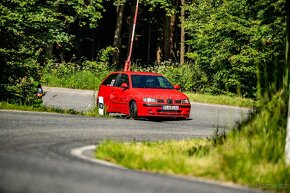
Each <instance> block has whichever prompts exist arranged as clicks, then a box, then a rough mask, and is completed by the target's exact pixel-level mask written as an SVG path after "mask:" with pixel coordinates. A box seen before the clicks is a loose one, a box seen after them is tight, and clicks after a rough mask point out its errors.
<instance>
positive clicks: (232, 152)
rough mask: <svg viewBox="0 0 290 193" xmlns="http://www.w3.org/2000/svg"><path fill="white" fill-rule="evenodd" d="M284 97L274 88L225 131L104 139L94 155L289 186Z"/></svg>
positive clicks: (142, 166) (258, 185)
mask: <svg viewBox="0 0 290 193" xmlns="http://www.w3.org/2000/svg"><path fill="white" fill-rule="evenodd" d="M286 98H287V97H286V94H285V93H284V92H279V93H277V94H276V95H274V96H273V97H272V100H270V101H269V102H268V103H267V104H265V105H263V107H261V108H260V109H259V110H258V111H257V112H256V114H254V115H253V116H252V117H251V118H250V119H249V120H247V121H246V122H244V123H243V124H241V125H240V126H239V127H238V128H236V129H234V130H233V131H232V132H230V133H229V134H228V135H226V136H222V137H219V136H217V137H214V138H213V139H211V140H208V139H192V140H183V141H163V142H141V143H138V142H131V143H121V142H116V141H106V142H104V143H102V144H100V145H99V146H98V148H97V149H96V157H98V158H101V159H105V160H108V161H112V162H114V163H117V164H121V165H123V166H125V167H128V168H131V169H139V170H146V171H154V172H161V173H167V174H178V175H188V176H200V177H205V178H210V179H216V180H223V181H229V182H233V183H239V184H243V185H245V186H247V187H249V188H255V189H266V190H274V191H279V192H290V167H287V166H286V164H285V161H284V157H285V154H284V150H285V149H284V148H285V138H286V117H287V116H286V114H287V113H286V112H287V104H286Z"/></svg>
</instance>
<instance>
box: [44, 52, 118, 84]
mask: <svg viewBox="0 0 290 193" xmlns="http://www.w3.org/2000/svg"><path fill="white" fill-rule="evenodd" d="M114 52H115V48H113V47H108V48H106V49H103V50H101V51H100V52H99V54H98V59H97V61H89V60H85V61H83V62H82V63H72V62H62V63H55V62H54V61H49V62H48V63H47V64H46V66H45V68H44V74H43V77H42V81H43V82H44V84H45V85H47V86H59V87H66V88H76V89H92V90H97V89H98V87H99V85H100V83H101V81H102V80H103V79H104V78H105V77H106V76H107V75H108V74H109V73H110V72H111V71H113V70H114V67H113V66H110V65H109V63H108V62H109V61H110V58H111V56H112V54H113V53H114Z"/></svg>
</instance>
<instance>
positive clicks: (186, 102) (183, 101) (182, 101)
mask: <svg viewBox="0 0 290 193" xmlns="http://www.w3.org/2000/svg"><path fill="white" fill-rule="evenodd" d="M181 103H185V104H189V103H190V102H189V100H188V99H183V100H181Z"/></svg>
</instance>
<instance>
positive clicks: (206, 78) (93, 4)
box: [0, 0, 288, 104]
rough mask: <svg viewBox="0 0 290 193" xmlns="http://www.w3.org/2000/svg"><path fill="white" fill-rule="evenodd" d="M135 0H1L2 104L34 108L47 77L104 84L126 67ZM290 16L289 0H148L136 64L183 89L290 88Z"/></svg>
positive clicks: (247, 91) (251, 93)
mask: <svg viewBox="0 0 290 193" xmlns="http://www.w3.org/2000/svg"><path fill="white" fill-rule="evenodd" d="M135 4H136V1H133V0H130V1H129V0H103V1H102V0H57V1H52V0H12V1H11V0H9V1H8V0H2V1H1V3H0V12H1V14H0V35H1V37H2V40H1V43H0V45H1V46H0V56H1V57H0V63H1V65H0V72H1V76H0V101H6V102H10V103H21V104H34V103H35V95H34V90H35V85H36V84H37V83H39V82H42V83H49V81H48V80H50V79H49V78H48V77H49V76H48V75H47V74H49V75H51V74H53V75H54V78H55V77H67V76H70V75H71V74H72V70H73V72H76V71H77V72H79V71H83V72H84V71H86V73H85V74H83V75H82V76H89V77H95V80H97V81H94V82H93V84H95V85H97V84H98V83H99V82H98V81H100V80H101V79H102V78H103V77H104V76H105V75H106V74H107V73H108V72H110V71H113V70H122V69H123V65H124V61H125V60H126V57H127V54H128V53H127V52H128V46H129V41H130V38H131V37H130V34H131V33H130V32H131V30H132V26H133V16H134V11H135ZM286 16H287V10H286V2H285V0H255V1H254V0H239V1H235V0H141V1H140V5H139V12H138V19H137V27H136V33H135V37H134V47H133V54H132V64H133V67H132V68H133V69H135V70H146V71H149V70H150V71H156V72H161V73H164V74H165V75H166V76H167V77H168V78H169V79H170V80H171V81H173V82H174V83H178V84H180V85H181V86H182V87H183V90H184V91H189V92H198V93H210V94H213V95H218V94H226V95H230V96H240V97H245V98H252V99H255V100H259V99H261V98H263V97H265V96H268V95H270V93H275V92H276V91H278V90H280V89H281V88H282V87H283V85H284V86H285V79H286V74H287V73H286V72H287V65H286V62H285V51H286V50H285V49H286V19H287V17H286ZM66 79H68V78H66ZM287 81H288V79H287V80H286V82H287ZM71 82H73V81H71ZM71 84H72V83H71ZM88 88H90V87H88ZM95 89H97V87H96V88H95Z"/></svg>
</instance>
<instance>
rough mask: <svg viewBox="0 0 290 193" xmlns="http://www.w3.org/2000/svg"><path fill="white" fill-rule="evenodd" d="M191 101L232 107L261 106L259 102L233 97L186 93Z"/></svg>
mask: <svg viewBox="0 0 290 193" xmlns="http://www.w3.org/2000/svg"><path fill="white" fill-rule="evenodd" d="M185 94H186V95H187V96H188V97H189V99H190V101H192V102H201V103H210V104H221V105H231V106H239V107H257V106H258V105H259V104H258V102H257V101H254V100H252V99H247V98H241V97H231V96H226V95H217V96H214V95H209V94H199V93H188V92H187V93H185Z"/></svg>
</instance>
